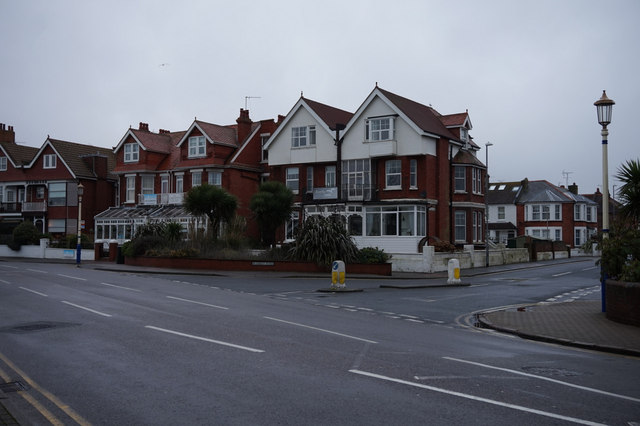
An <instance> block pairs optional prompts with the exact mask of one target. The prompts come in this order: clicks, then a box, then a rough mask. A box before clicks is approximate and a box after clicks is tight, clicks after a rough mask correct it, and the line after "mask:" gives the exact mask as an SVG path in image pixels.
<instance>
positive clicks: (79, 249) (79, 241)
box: [76, 183, 84, 267]
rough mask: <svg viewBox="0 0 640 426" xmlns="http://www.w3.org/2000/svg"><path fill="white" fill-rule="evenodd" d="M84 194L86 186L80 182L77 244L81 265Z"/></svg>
mask: <svg viewBox="0 0 640 426" xmlns="http://www.w3.org/2000/svg"><path fill="white" fill-rule="evenodd" d="M83 194H84V186H83V185H82V184H81V183H80V184H78V244H77V245H76V266H78V267H79V266H80V259H81V255H82V243H81V235H80V233H81V231H82V226H81V222H82V195H83Z"/></svg>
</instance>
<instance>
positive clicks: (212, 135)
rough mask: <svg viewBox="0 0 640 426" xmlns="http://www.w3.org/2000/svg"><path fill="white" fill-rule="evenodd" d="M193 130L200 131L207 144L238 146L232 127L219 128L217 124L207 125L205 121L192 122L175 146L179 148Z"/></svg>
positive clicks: (234, 130)
mask: <svg viewBox="0 0 640 426" xmlns="http://www.w3.org/2000/svg"><path fill="white" fill-rule="evenodd" d="M194 129H198V130H200V132H201V133H202V134H203V135H204V137H205V138H206V139H207V140H208V141H209V143H211V144H213V143H221V144H225V145H231V146H234V147H237V146H238V138H237V135H236V129H235V128H234V126H220V125H218V124H213V123H207V122H205V121H200V120H194V121H193V123H192V124H191V126H190V127H189V129H187V131H186V132H185V134H184V135H183V136H182V138H181V139H180V141H179V142H178V144H177V146H181V145H182V144H183V143H184V141H186V140H187V139H188V138H189V135H190V134H191V132H192V131H193V130H194Z"/></svg>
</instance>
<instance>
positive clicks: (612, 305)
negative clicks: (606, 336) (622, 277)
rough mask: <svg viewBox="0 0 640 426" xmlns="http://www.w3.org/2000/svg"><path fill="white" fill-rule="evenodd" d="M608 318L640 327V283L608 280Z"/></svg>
mask: <svg viewBox="0 0 640 426" xmlns="http://www.w3.org/2000/svg"><path fill="white" fill-rule="evenodd" d="M606 314H607V318H608V319H610V320H613V321H616V322H621V323H624V324H630V325H635V326H638V327H640V283H628V282H625V281H613V280H607V282H606Z"/></svg>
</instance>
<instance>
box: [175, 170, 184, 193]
mask: <svg viewBox="0 0 640 426" xmlns="http://www.w3.org/2000/svg"><path fill="white" fill-rule="evenodd" d="M183 192H184V175H182V174H179V175H176V193H177V194H181V193H183Z"/></svg>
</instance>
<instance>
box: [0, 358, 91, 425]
mask: <svg viewBox="0 0 640 426" xmlns="http://www.w3.org/2000/svg"><path fill="white" fill-rule="evenodd" d="M0 360H2V362H4V363H5V365H7V367H9V368H10V369H11V370H13V371H14V372H15V373H16V374H17V375H18V376H20V377H21V379H22V380H24V381H25V382H26V383H28V384H29V386H30V387H31V389H34V390H36V391H37V392H39V393H40V394H41V395H42V396H44V397H45V398H47V399H48V400H49V401H51V402H52V403H53V404H54V405H55V406H56V407H58V408H59V409H60V410H62V411H63V412H64V413H65V414H67V415H68V416H69V417H71V418H72V419H73V420H74V421H75V422H76V423H77V424H79V425H82V426H90V425H91V423H89V422H88V421H87V420H85V419H84V418H83V417H82V416H81V415H79V414H78V413H76V412H75V411H74V410H73V409H72V408H71V407H69V406H68V405H67V404H65V403H64V402H62V401H61V400H60V399H59V398H57V397H56V396H55V395H53V394H52V393H51V392H49V391H47V390H46V389H43V388H42V387H41V386H40V385H38V384H37V383H36V382H35V381H33V379H31V378H30V377H29V376H27V375H26V374H25V373H24V371H22V370H21V369H20V368H18V366H16V365H15V364H14V363H13V362H12V361H11V360H10V359H9V358H7V357H6V356H5V355H4V354H2V353H0ZM0 378H2V379H3V380H4V381H5V382H9V381H11V376H10V375H9V374H8V373H6V372H5V371H3V370H2V369H1V368H0ZM17 393H18V394H19V395H20V396H21V397H22V398H24V399H25V401H27V402H28V403H29V404H31V406H32V407H33V408H35V409H36V410H37V411H38V412H39V413H40V414H42V416H43V417H44V418H45V419H47V421H48V422H49V423H51V424H52V425H56V426H58V425H60V426H64V424H65V423H64V422H62V421H61V420H60V419H58V418H57V417H56V416H55V415H54V414H53V413H52V412H51V411H49V410H48V409H47V408H46V407H45V406H44V405H42V404H41V403H40V402H39V401H38V400H37V399H36V398H34V397H33V396H32V395H31V394H29V393H28V392H25V391H18V392H17Z"/></svg>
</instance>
